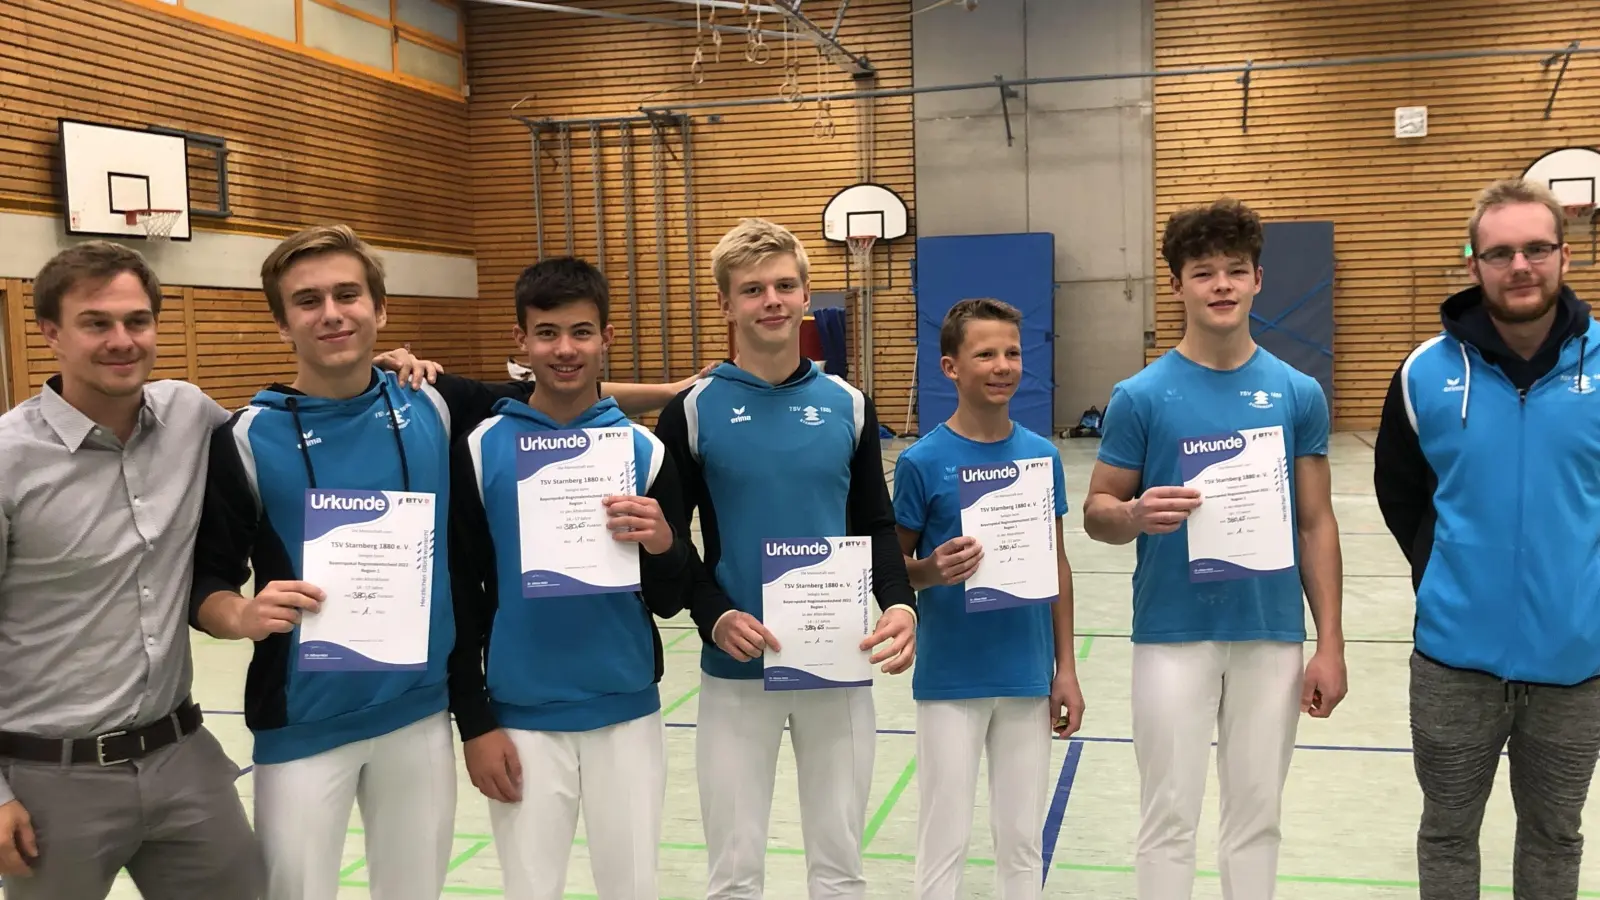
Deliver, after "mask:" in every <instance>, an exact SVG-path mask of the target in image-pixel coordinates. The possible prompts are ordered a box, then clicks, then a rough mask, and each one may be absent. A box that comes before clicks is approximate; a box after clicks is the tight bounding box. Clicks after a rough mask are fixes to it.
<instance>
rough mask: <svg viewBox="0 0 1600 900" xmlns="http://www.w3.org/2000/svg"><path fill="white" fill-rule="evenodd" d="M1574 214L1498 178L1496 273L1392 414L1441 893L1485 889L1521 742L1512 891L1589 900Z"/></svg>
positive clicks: (1587, 469) (1493, 245)
mask: <svg viewBox="0 0 1600 900" xmlns="http://www.w3.org/2000/svg"><path fill="white" fill-rule="evenodd" d="M1564 216H1565V210H1563V209H1562V207H1561V204H1560V203H1559V202H1558V201H1557V200H1556V198H1555V197H1554V196H1552V194H1551V192H1550V190H1549V189H1548V188H1547V187H1546V186H1545V185H1543V184H1539V183H1537V182H1529V181H1523V180H1521V179H1509V180H1505V181H1498V182H1495V183H1494V184H1491V185H1489V186H1488V187H1487V188H1485V189H1484V190H1483V192H1482V193H1481V194H1480V195H1479V197H1478V201H1477V205H1476V208H1475V209H1474V210H1473V213H1472V217H1471V219H1470V220H1469V222H1468V225H1467V236H1468V238H1469V240H1470V241H1471V248H1472V256H1471V257H1470V259H1469V260H1468V263H1467V265H1468V268H1469V270H1470V271H1471V273H1472V277H1473V281H1474V282H1476V283H1475V284H1474V285H1473V286H1472V287H1470V288H1467V289H1465V290H1462V291H1460V292H1458V293H1456V294H1455V295H1454V296H1451V297H1449V298H1447V299H1446V300H1445V301H1444V302H1443V304H1441V306H1440V308H1439V313H1440V318H1441V320H1442V322H1443V331H1442V332H1441V333H1440V334H1438V335H1436V336H1434V337H1431V338H1429V339H1428V340H1426V341H1423V342H1422V344H1421V345H1420V346H1418V347H1417V348H1416V349H1415V350H1413V351H1412V352H1411V353H1410V354H1408V355H1407V356H1406V358H1405V360H1404V362H1402V363H1401V364H1400V366H1399V367H1398V368H1397V369H1396V371H1395V375H1394V380H1393V382H1392V383H1391V384H1390V387H1389V394H1388V397H1387V398H1386V399H1385V401H1384V405H1383V417H1382V421H1381V422H1380V424H1379V426H1378V439H1377V442H1376V445H1375V447H1374V452H1373V481H1374V486H1375V488H1376V490H1377V495H1378V506H1379V507H1380V508H1381V509H1382V510H1383V518H1384V521H1385V522H1386V523H1387V524H1388V527H1389V531H1390V532H1391V533H1392V534H1393V535H1394V538H1395V541H1396V542H1398V543H1399V545H1400V550H1401V552H1402V553H1404V554H1405V556H1406V559H1407V560H1409V561H1410V563H1411V571H1412V586H1413V587H1414V588H1415V590H1416V597H1417V600H1416V627H1415V639H1416V645H1415V649H1414V652H1413V653H1412V655H1411V679H1410V698H1411V739H1412V748H1413V750H1414V751H1415V752H1414V753H1413V754H1412V759H1413V760H1414V763H1415V767H1416V776H1417V782H1418V784H1419V785H1420V787H1421V789H1422V821H1421V823H1420V825H1419V827H1418V830H1417V874H1418V881H1419V882H1420V886H1421V896H1422V900H1446V898H1449V900H1456V898H1460V897H1475V896H1477V895H1478V884H1479V880H1480V876H1481V869H1482V862H1481V857H1480V849H1479V832H1480V829H1481V827H1482V824H1483V814H1484V809H1485V808H1486V806H1487V805H1488V802H1489V795H1490V793H1491V792H1492V790H1493V788H1494V782H1495V772H1496V770H1497V769H1498V764H1499V759H1500V754H1501V753H1502V752H1503V751H1505V750H1506V749H1507V748H1508V747H1509V750H1510V754H1509V758H1508V761H1507V762H1508V765H1509V766H1510V769H1511V795H1512V798H1513V800H1514V801H1515V806H1516V815H1517V833H1516V845H1515V854H1514V856H1513V861H1512V881H1513V884H1512V890H1513V891H1515V893H1516V896H1517V897H1519V898H1520V897H1530V898H1532V897H1537V898H1541V900H1543V898H1551V900H1557V898H1561V900H1571V898H1574V897H1577V896H1578V883H1579V874H1580V868H1581V864H1582V862H1583V845H1584V841H1583V832H1582V824H1583V810H1584V805H1585V804H1586V802H1587V801H1588V799H1589V788H1590V782H1591V780H1592V779H1593V777H1594V768H1595V758H1596V755H1597V754H1600V677H1597V676H1600V618H1597V617H1596V616H1595V605H1596V602H1597V600H1600V583H1597V582H1596V580H1595V554H1594V547H1595V545H1596V543H1600V494H1597V492H1596V490H1595V477H1594V471H1595V457H1596V453H1597V452H1600V440H1597V436H1600V392H1597V391H1596V390H1595V385H1594V379H1595V377H1596V375H1597V374H1600V363H1597V362H1596V359H1597V356H1600V354H1590V353H1589V351H1590V350H1592V349H1595V348H1596V346H1597V345H1600V326H1597V325H1596V324H1595V323H1594V317H1593V315H1592V313H1591V311H1590V308H1589V304H1587V303H1585V302H1583V301H1582V300H1579V299H1578V297H1577V295H1576V294H1575V293H1573V291H1572V288H1571V287H1570V286H1569V285H1567V284H1566V283H1565V280H1564V276H1565V275H1566V273H1567V269H1568V266H1569V265H1570V263H1571V255H1572V254H1571V250H1570V248H1568V246H1567V245H1566V242H1565V239H1564V235H1563V230H1562V224H1563V223H1562V219H1563V217H1564ZM1541 506H1543V507H1544V508H1543V509H1540V507H1541Z"/></svg>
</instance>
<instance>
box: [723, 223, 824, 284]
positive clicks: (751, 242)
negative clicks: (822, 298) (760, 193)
mask: <svg viewBox="0 0 1600 900" xmlns="http://www.w3.org/2000/svg"><path fill="white" fill-rule="evenodd" d="M784 253H789V254H792V255H793V256H794V260H795V264H796V265H798V266H799V268H800V280H801V281H810V280H811V260H810V259H809V258H808V257H807V256H806V248H805V245H804V244H802V243H801V242H800V239H799V238H797V237H795V236H794V232H792V231H790V230H789V229H787V228H785V227H783V226H782V225H779V224H777V223H774V222H769V221H767V220H766V219H740V220H739V224H738V225H735V226H734V227H733V228H732V229H731V230H730V231H729V232H728V233H727V234H725V235H723V236H722V240H721V241H718V242H717V247H716V249H715V250H712V251H711V274H712V276H713V277H715V278H716V280H717V290H718V291H720V292H721V293H722V294H723V295H724V296H726V295H727V293H728V290H729V287H730V285H729V283H728V282H729V280H730V279H731V278H732V273H733V270H734V269H745V268H749V267H750V266H756V265H760V264H761V263H763V262H766V261H767V260H768V259H771V258H772V257H774V256H778V255H780V254H784Z"/></svg>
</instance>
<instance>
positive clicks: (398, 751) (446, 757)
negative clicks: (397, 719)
mask: <svg viewBox="0 0 1600 900" xmlns="http://www.w3.org/2000/svg"><path fill="white" fill-rule="evenodd" d="M354 803H359V804H360V807H361V822H362V826H363V830H364V831H365V832H366V870H367V871H366V872H365V873H364V874H365V877H366V880H367V882H368V884H370V885H371V888H370V891H371V894H372V898H373V900H438V897H439V894H440V892H441V891H442V890H443V888H444V879H445V870H446V869H447V867H448V866H449V864H450V849H451V845H452V842H453V840H454V835H455V818H456V759H455V744H454V740H453V736H452V734H451V731H450V717H449V714H447V713H442V712H441V713H437V714H435V715H432V716H429V717H428V718H426V719H422V720H421V721H418V722H414V723H412V724H411V725H407V726H406V727H404V728H401V729H399V730H398V731H392V732H390V733H388V734H386V735H383V736H381V737H376V738H372V739H370V740H365V741H358V742H356V743H353V744H346V745H345V746H343V747H337V748H335V749H333V750H329V751H327V752H325V753H319V754H317V755H316V756H309V757H306V758H305V759H297V760H294V761H292V762H287V763H279V764H274V765H265V766H257V767H256V769H255V828H256V833H257V834H258V835H259V836H260V838H261V844H262V849H263V851H264V852H265V854H266V860H267V900H335V897H336V896H337V895H338V893H339V869H340V868H341V866H342V861H341V858H342V855H343V853H344V843H345V836H346V832H347V831H348V830H349V827H350V808H351V805H352V804H354Z"/></svg>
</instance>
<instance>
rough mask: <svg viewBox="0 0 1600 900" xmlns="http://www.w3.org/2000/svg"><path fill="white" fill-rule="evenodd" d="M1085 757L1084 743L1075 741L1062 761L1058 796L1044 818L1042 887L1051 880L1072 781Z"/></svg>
mask: <svg viewBox="0 0 1600 900" xmlns="http://www.w3.org/2000/svg"><path fill="white" fill-rule="evenodd" d="M1082 757H1083V742H1082V741H1077V740H1074V741H1072V743H1071V744H1070V745H1069V746H1068V747H1067V758H1066V759H1064V760H1062V761H1061V775H1060V776H1059V777H1057V778H1056V795H1055V796H1054V797H1052V798H1051V799H1050V813H1049V815H1047V816H1045V818H1044V843H1043V844H1042V845H1041V846H1042V847H1043V849H1044V877H1043V878H1041V879H1039V883H1040V884H1041V885H1042V884H1043V883H1044V882H1046V881H1049V880H1050V860H1051V859H1053V858H1054V857H1055V855H1056V840H1057V839H1058V838H1060V837H1061V820H1062V819H1064V818H1066V815H1067V799H1068V798H1069V797H1071V796H1072V781H1073V779H1075V778H1077V777H1078V760H1079V759H1081V758H1082Z"/></svg>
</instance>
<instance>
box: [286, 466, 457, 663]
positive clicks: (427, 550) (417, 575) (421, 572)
mask: <svg viewBox="0 0 1600 900" xmlns="http://www.w3.org/2000/svg"><path fill="white" fill-rule="evenodd" d="M433 530H434V495H433V494H418V493H410V492H405V491H349V490H325V489H322V488H312V489H310V490H308V491H306V513H305V540H304V543H303V545H302V547H301V558H300V575H301V579H302V580H304V581H307V582H309V583H311V584H314V585H316V586H317V587H318V588H320V589H321V590H322V592H323V594H324V595H325V596H324V599H323V601H322V609H321V610H320V611H319V612H316V613H312V614H308V615H306V616H305V617H304V618H302V619H301V620H300V652H299V656H298V664H297V668H298V669H299V670H300V671H302V672H371V671H383V670H393V669H423V668H427V665H428V622H429V612H430V610H431V608H432V606H433V603H432V601H433Z"/></svg>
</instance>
